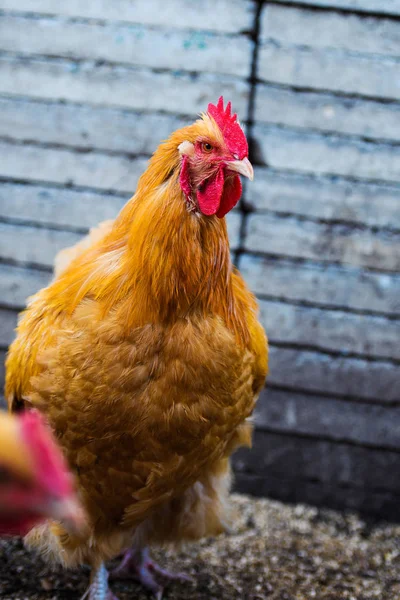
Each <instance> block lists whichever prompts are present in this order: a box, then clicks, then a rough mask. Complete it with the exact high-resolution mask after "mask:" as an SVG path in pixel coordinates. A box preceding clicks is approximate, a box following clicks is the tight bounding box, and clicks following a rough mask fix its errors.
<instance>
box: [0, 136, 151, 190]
mask: <svg viewBox="0 0 400 600" xmlns="http://www.w3.org/2000/svg"><path fill="white" fill-rule="evenodd" d="M146 165H147V160H145V159H142V158H137V159H129V158H126V157H121V156H109V155H107V154H104V153H103V154H102V153H100V152H88V153H81V152H73V151H71V150H62V149H58V148H57V149H55V148H39V147H36V146H28V145H25V146H19V145H14V144H10V143H7V142H0V176H1V177H7V178H12V179H13V178H16V179H24V180H30V181H37V182H43V181H48V182H52V183H59V184H62V185H70V184H71V185H81V186H89V187H93V188H98V189H103V190H104V189H106V190H119V191H120V192H127V193H131V194H132V193H133V192H134V191H135V189H136V184H137V181H138V179H139V176H140V175H141V174H142V172H143V171H144V169H145V168H146Z"/></svg>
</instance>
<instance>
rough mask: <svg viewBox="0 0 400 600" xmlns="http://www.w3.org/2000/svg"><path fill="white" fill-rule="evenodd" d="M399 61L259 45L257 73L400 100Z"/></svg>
mask: <svg viewBox="0 0 400 600" xmlns="http://www.w3.org/2000/svg"><path fill="white" fill-rule="evenodd" d="M398 73H399V62H398V61H397V60H394V59H391V58H381V57H378V56H372V55H370V56H363V55H354V54H349V53H345V52H343V51H340V50H319V49H306V48H278V47H277V46H276V45H275V44H273V43H271V44H268V45H265V46H263V47H262V48H260V53H259V61H258V75H259V77H260V78H261V79H262V80H264V81H267V82H270V83H271V82H272V83H282V84H286V85H292V86H297V87H307V88H314V89H319V90H331V91H335V92H345V93H347V94H360V95H364V96H372V97H376V98H387V99H394V100H399V99H400V86H399V80H398Z"/></svg>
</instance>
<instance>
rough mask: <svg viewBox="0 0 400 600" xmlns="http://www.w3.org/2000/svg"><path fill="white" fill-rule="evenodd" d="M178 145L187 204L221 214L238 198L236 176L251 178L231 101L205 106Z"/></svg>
mask: <svg viewBox="0 0 400 600" xmlns="http://www.w3.org/2000/svg"><path fill="white" fill-rule="evenodd" d="M187 138H188V139H185V141H183V142H182V143H181V144H180V145H179V153H180V155H181V171H180V178H179V181H180V185H181V188H182V191H183V192H184V194H185V196H186V199H187V202H188V205H189V206H190V207H191V208H193V209H194V210H196V211H199V212H200V213H202V214H203V215H207V216H210V215H217V217H219V218H222V217H224V216H225V215H226V214H227V213H228V212H229V211H230V210H231V209H232V208H233V207H234V206H235V204H236V203H237V202H238V201H239V199H240V196H241V194H242V184H241V181H240V177H239V175H244V176H245V177H248V178H249V179H251V180H252V179H253V167H252V166H251V163H250V161H249V159H248V151H249V149H248V144H247V140H246V136H245V134H244V131H243V129H242V127H241V126H240V124H239V122H238V120H237V116H236V114H233V115H232V114H231V103H230V102H228V104H227V106H226V108H224V101H223V98H222V96H221V97H220V99H219V101H218V104H217V105H216V106H215V105H214V104H209V105H208V110H207V113H205V114H203V115H202V118H201V119H199V120H198V121H196V123H194V125H193V126H192V127H191V128H190V134H189V135H188V136H187Z"/></svg>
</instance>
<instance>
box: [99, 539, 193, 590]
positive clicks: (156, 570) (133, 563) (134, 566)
mask: <svg viewBox="0 0 400 600" xmlns="http://www.w3.org/2000/svg"><path fill="white" fill-rule="evenodd" d="M157 575H158V576H159V577H160V579H161V580H162V581H164V582H168V581H192V579H191V578H190V577H188V575H185V574H184V573H170V572H169V571H166V570H165V569H162V568H161V567H160V566H159V565H157V563H155V562H153V561H152V560H151V558H150V556H149V551H148V549H147V548H145V549H143V550H127V552H126V553H125V555H124V558H123V559H122V562H121V564H120V565H119V566H118V567H117V568H116V569H114V571H112V572H111V573H110V576H111V577H112V578H113V579H118V578H121V579H134V580H135V581H139V582H140V583H141V584H142V585H143V587H145V588H146V589H148V590H149V591H151V592H153V594H154V595H155V597H156V599H157V600H161V598H162V595H163V590H164V587H163V586H162V585H160V584H159V583H158V582H157V580H156V576H157ZM90 600H92V599H90ZM93 600H94V599H93ZM96 600H97V599H96Z"/></svg>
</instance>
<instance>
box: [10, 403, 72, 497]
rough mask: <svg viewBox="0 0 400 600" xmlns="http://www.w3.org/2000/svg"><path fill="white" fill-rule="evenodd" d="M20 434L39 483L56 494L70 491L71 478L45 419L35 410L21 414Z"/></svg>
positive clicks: (61, 494) (60, 494) (65, 493)
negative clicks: (29, 453) (31, 459)
mask: <svg viewBox="0 0 400 600" xmlns="http://www.w3.org/2000/svg"><path fill="white" fill-rule="evenodd" d="M21 427H22V435H23V437H24V439H25V442H26V443H27V444H28V447H29V449H30V451H31V455H32V458H33V461H34V464H35V468H36V475H37V477H38V480H39V481H40V483H41V485H42V486H43V487H44V488H45V489H47V490H49V491H51V492H53V493H54V494H55V495H57V496H63V495H68V494H70V493H72V489H73V485H72V478H71V476H70V474H69V472H68V468H67V463H66V461H65V459H64V456H63V455H62V453H61V450H60V449H59V448H58V445H57V443H56V442H55V440H54V438H53V435H52V433H51V431H50V428H49V427H48V425H47V424H46V422H45V419H44V418H43V417H42V416H41V415H40V414H39V413H38V412H37V411H36V410H30V411H26V412H24V413H23V414H22V416H21Z"/></svg>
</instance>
